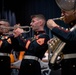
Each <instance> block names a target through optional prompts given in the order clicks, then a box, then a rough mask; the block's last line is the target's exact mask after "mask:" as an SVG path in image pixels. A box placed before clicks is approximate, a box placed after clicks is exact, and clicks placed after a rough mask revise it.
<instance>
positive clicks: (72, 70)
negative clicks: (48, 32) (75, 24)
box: [52, 27, 76, 75]
mask: <svg viewBox="0 0 76 75" xmlns="http://www.w3.org/2000/svg"><path fill="white" fill-rule="evenodd" d="M52 33H53V34H54V35H56V36H57V37H58V38H59V39H61V40H62V41H63V42H65V43H66V45H65V46H64V48H63V49H62V52H63V55H65V54H76V28H75V29H74V30H72V31H71V32H70V31H66V30H64V29H62V28H60V27H55V28H53V29H52ZM73 56H75V55H73ZM70 57H72V56H69V58H67V59H63V60H62V61H61V71H62V72H61V73H62V75H76V57H74V58H70Z"/></svg>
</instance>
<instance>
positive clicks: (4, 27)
mask: <svg viewBox="0 0 76 75" xmlns="http://www.w3.org/2000/svg"><path fill="white" fill-rule="evenodd" d="M0 28H2V29H3V30H10V31H9V32H8V33H4V34H12V33H13V32H12V31H11V30H13V29H16V28H22V29H28V30H24V33H29V32H30V31H31V28H32V27H31V26H14V27H11V26H9V27H6V26H0Z"/></svg>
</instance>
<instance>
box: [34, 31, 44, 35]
mask: <svg viewBox="0 0 76 75" xmlns="http://www.w3.org/2000/svg"><path fill="white" fill-rule="evenodd" d="M41 33H45V31H35V32H34V34H35V35H39V34H41Z"/></svg>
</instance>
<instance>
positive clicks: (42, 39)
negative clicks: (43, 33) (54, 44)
mask: <svg viewBox="0 0 76 75" xmlns="http://www.w3.org/2000/svg"><path fill="white" fill-rule="evenodd" d="M44 41H45V38H40V39H38V40H37V43H38V44H39V45H42V44H44Z"/></svg>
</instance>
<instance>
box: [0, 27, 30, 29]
mask: <svg viewBox="0 0 76 75" xmlns="http://www.w3.org/2000/svg"><path fill="white" fill-rule="evenodd" d="M0 27H1V28H4V29H15V28H22V29H24V28H31V26H15V27H11V26H10V27H5V26H0Z"/></svg>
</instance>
